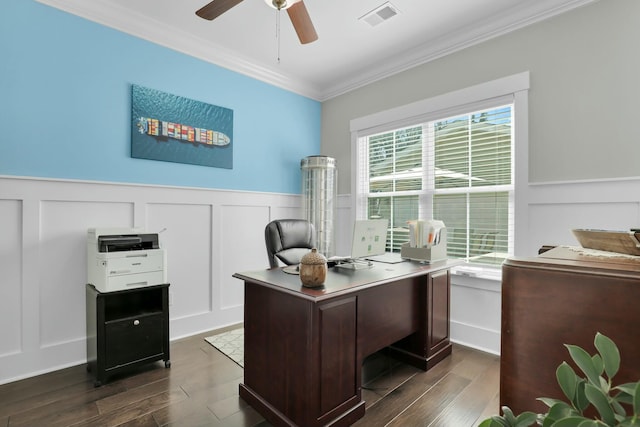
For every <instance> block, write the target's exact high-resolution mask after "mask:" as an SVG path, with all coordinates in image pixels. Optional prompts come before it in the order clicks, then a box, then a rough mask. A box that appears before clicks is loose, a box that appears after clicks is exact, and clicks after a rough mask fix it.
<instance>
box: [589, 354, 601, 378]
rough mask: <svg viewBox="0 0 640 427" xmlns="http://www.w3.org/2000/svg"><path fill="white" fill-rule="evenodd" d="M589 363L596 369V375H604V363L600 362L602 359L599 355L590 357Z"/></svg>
mask: <svg viewBox="0 0 640 427" xmlns="http://www.w3.org/2000/svg"><path fill="white" fill-rule="evenodd" d="M591 362H593V366H594V367H595V368H596V371H597V372H598V375H602V374H603V373H604V362H603V361H602V357H600V355H599V354H594V355H593V356H591Z"/></svg>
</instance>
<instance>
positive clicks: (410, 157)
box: [361, 105, 513, 265]
mask: <svg viewBox="0 0 640 427" xmlns="http://www.w3.org/2000/svg"><path fill="white" fill-rule="evenodd" d="M512 134H513V132H512V106H511V105H508V106H504V107H499V108H493V109H490V110H483V111H479V112H475V113H469V114H466V115H461V116H457V117H453V118H443V119H441V120H438V121H433V122H429V123H422V124H419V125H416V126H410V127H407V128H402V129H396V130H393V131H389V132H385V133H381V134H378V135H373V136H369V137H368V138H367V142H368V145H363V146H368V147H369V151H368V152H367V151H361V153H362V154H364V155H366V156H368V165H369V170H368V174H366V173H365V175H366V176H362V178H363V179H367V180H368V182H367V183H366V185H363V186H362V188H367V186H368V188H369V193H368V203H367V208H368V212H367V218H372V219H373V218H386V219H389V233H388V238H387V250H389V251H396V252H398V251H400V248H401V245H402V244H403V243H406V242H408V241H409V233H408V227H407V221H409V220H415V219H431V218H433V219H438V220H442V221H443V222H444V223H445V225H446V227H447V252H448V256H449V257H450V258H463V259H469V260H471V261H472V262H474V263H482V264H489V265H499V264H500V263H501V262H502V261H503V260H504V259H505V258H506V257H507V256H508V251H509V242H510V241H512V236H510V235H509V233H512V232H513V230H512V227H513V221H512V220H511V218H510V217H509V214H510V212H511V211H512V209H513V207H512V206H510V203H512V200H511V199H512V197H511V196H512V188H513V187H512V186H513V182H512V167H513V166H512V164H511V161H512ZM495 186H500V188H499V190H500V191H495V190H498V188H496V189H495V190H492V188H491V187H495ZM505 188H506V189H507V190H506V191H504V189H505ZM382 193H384V194H382ZM378 194H379V195H380V196H378ZM409 194H410V195H409ZM381 196H382V197H381ZM421 203H422V205H421Z"/></svg>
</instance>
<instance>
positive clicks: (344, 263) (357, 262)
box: [335, 258, 373, 270]
mask: <svg viewBox="0 0 640 427" xmlns="http://www.w3.org/2000/svg"><path fill="white" fill-rule="evenodd" d="M335 267H337V268H344V269H345V270H364V269H365V268H372V267H373V263H372V262H371V261H367V260H364V259H360V258H348V259H344V260H341V261H338V262H336V265H335Z"/></svg>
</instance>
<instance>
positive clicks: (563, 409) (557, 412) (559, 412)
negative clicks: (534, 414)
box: [547, 401, 578, 421]
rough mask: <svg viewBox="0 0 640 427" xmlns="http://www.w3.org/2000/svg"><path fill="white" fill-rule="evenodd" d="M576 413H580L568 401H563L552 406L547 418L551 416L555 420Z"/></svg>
mask: <svg viewBox="0 0 640 427" xmlns="http://www.w3.org/2000/svg"><path fill="white" fill-rule="evenodd" d="M575 415H578V414H577V413H576V411H575V410H574V409H573V408H572V407H571V406H569V405H568V404H567V403H565V402H562V401H559V402H557V403H555V404H554V405H553V406H552V407H551V408H549V412H547V418H551V419H552V420H554V421H555V420H560V419H562V418H566V417H570V416H575Z"/></svg>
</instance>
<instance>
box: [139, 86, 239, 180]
mask: <svg viewBox="0 0 640 427" xmlns="http://www.w3.org/2000/svg"><path fill="white" fill-rule="evenodd" d="M234 145H235V144H234V140H233V110H231V109H229V108H225V107H221V106H219V105H213V104H209V103H206V102H202V101H198V100H194V99H190V98H185V97H182V96H178V95H173V94H170V93H166V92H162V91H159V90H156V89H151V88H147V87H143V86H139V85H135V84H134V85H132V86H131V157H134V158H139V159H148V160H160V161H166V162H177V163H189V164H194V165H200V166H211V167H217V168H225V169H233V146H234Z"/></svg>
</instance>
